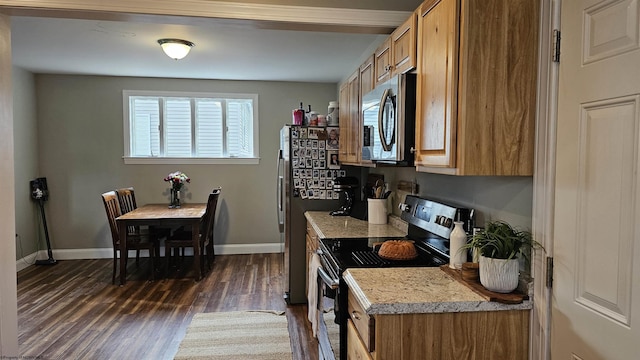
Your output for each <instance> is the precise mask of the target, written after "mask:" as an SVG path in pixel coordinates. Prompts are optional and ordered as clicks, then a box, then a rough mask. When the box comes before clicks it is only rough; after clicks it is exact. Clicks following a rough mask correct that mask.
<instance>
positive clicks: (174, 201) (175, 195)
mask: <svg viewBox="0 0 640 360" xmlns="http://www.w3.org/2000/svg"><path fill="white" fill-rule="evenodd" d="M179 207H180V190H177V189H171V204H169V208H170V209H175V208H179Z"/></svg>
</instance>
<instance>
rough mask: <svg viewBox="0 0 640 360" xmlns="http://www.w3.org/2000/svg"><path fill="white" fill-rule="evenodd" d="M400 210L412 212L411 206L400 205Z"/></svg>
mask: <svg viewBox="0 0 640 360" xmlns="http://www.w3.org/2000/svg"><path fill="white" fill-rule="evenodd" d="M398 209H400V211H402V212H409V211H410V210H411V205H409V204H405V203H400V205H398Z"/></svg>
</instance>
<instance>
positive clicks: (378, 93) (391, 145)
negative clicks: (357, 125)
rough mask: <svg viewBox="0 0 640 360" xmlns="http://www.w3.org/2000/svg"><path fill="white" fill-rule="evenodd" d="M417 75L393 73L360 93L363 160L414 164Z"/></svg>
mask: <svg viewBox="0 0 640 360" xmlns="http://www.w3.org/2000/svg"><path fill="white" fill-rule="evenodd" d="M415 113H416V76H415V74H402V75H396V76H394V77H392V78H391V79H389V80H387V81H386V82H384V83H382V84H380V85H378V86H377V87H376V88H375V89H373V90H372V91H370V92H368V93H367V94H364V95H363V96H362V117H363V119H364V129H363V130H364V131H363V134H364V137H363V143H362V144H363V146H362V159H363V160H371V161H374V162H382V163H394V164H398V165H410V166H411V165H413V153H412V152H411V148H412V147H413V145H414V142H415Z"/></svg>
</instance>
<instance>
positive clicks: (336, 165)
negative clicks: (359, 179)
mask: <svg viewBox="0 0 640 360" xmlns="http://www.w3.org/2000/svg"><path fill="white" fill-rule="evenodd" d="M327 161H328V166H327V167H328V168H329V169H340V158H339V156H338V150H329V151H327Z"/></svg>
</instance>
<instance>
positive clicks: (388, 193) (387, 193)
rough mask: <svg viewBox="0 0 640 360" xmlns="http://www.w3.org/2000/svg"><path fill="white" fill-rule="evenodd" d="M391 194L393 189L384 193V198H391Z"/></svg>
mask: <svg viewBox="0 0 640 360" xmlns="http://www.w3.org/2000/svg"><path fill="white" fill-rule="evenodd" d="M389 195H391V190H387V191H386V192H385V193H384V194H382V198H383V199H387V198H389Z"/></svg>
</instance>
